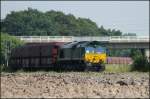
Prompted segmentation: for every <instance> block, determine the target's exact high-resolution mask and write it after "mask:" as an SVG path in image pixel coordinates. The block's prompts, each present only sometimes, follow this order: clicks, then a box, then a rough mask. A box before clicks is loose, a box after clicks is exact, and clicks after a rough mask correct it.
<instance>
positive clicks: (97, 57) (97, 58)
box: [85, 53, 106, 63]
mask: <svg viewBox="0 0 150 99" xmlns="http://www.w3.org/2000/svg"><path fill="white" fill-rule="evenodd" d="M85 61H86V62H90V63H105V62H106V53H85Z"/></svg>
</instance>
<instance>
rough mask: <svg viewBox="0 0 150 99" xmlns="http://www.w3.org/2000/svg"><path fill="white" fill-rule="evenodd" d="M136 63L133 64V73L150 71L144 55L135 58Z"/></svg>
mask: <svg viewBox="0 0 150 99" xmlns="http://www.w3.org/2000/svg"><path fill="white" fill-rule="evenodd" d="M133 59H134V62H133V64H132V71H143V72H146V71H149V65H150V63H149V62H148V60H147V58H146V57H145V56H142V55H138V56H136V57H134V58H133Z"/></svg>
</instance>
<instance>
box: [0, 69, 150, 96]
mask: <svg viewBox="0 0 150 99" xmlns="http://www.w3.org/2000/svg"><path fill="white" fill-rule="evenodd" d="M1 97H2V98H31V97H32V98H55V97H58V98H87V97H88V98H148V97H149V73H138V72H133V73H92V72H89V73H80V72H68V73H56V72H40V73H38V72H35V73H2V74H1Z"/></svg>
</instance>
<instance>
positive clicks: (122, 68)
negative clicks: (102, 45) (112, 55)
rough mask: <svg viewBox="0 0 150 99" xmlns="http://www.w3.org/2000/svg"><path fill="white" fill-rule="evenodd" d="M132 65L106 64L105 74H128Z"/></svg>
mask: <svg viewBox="0 0 150 99" xmlns="http://www.w3.org/2000/svg"><path fill="white" fill-rule="evenodd" d="M131 70H132V65H123V64H106V68H105V72H130V71H131Z"/></svg>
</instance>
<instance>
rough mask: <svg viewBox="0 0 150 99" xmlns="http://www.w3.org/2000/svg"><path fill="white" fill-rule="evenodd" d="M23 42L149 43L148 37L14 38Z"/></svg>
mask: <svg viewBox="0 0 150 99" xmlns="http://www.w3.org/2000/svg"><path fill="white" fill-rule="evenodd" d="M16 37H17V38H19V39H20V40H23V41H25V42H72V41H94V40H95V41H107V42H149V36H99V37H98V36H83V37H80V36H16Z"/></svg>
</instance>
